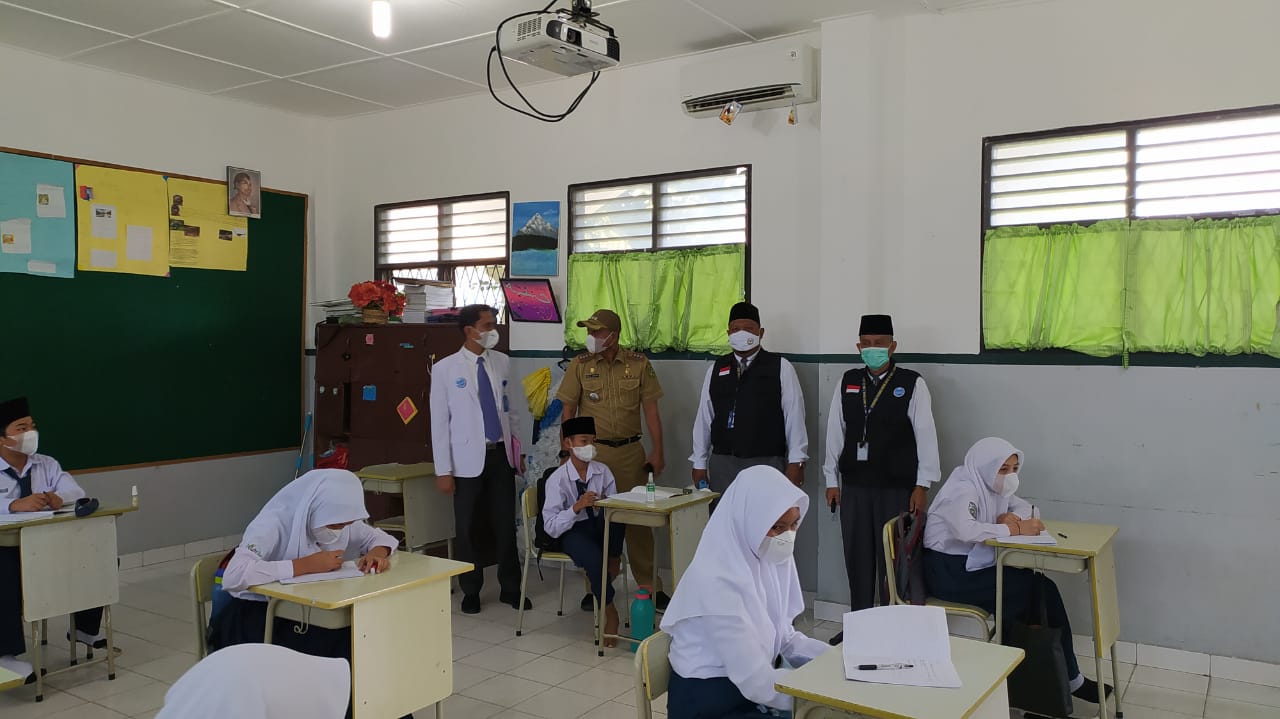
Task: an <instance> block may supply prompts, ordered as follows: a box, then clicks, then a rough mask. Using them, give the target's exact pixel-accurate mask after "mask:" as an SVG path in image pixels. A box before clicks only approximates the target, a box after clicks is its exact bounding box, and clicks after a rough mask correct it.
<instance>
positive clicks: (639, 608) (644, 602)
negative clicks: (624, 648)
mask: <svg viewBox="0 0 1280 719" xmlns="http://www.w3.org/2000/svg"><path fill="white" fill-rule="evenodd" d="M650 634H653V598H652V597H651V596H650V594H649V588H648V587H637V588H636V598H635V599H633V600H631V636H632V637H634V638H635V639H636V641H635V642H627V645H628V648H629V649H630V650H631V651H632V652H634V651H635V650H636V647H638V646H640V644H639V642H641V641H643V640H644V638H645V637H647V636H649V635H650Z"/></svg>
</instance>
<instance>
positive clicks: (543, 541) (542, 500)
mask: <svg viewBox="0 0 1280 719" xmlns="http://www.w3.org/2000/svg"><path fill="white" fill-rule="evenodd" d="M558 469H560V467H551V468H549V469H547V471H545V472H543V473H542V479H539V480H538V511H537V512H535V513H534V515H533V546H535V547H537V548H538V556H539V557H541V556H542V553H543V552H560V551H563V549H562V548H561V546H560V538H559V537H553V536H551V535H550V534H547V530H546V528H545V527H543V526H542V508H543V507H545V506H547V479H549V478H550V477H551V475H553V474H555V473H556V470H558Z"/></svg>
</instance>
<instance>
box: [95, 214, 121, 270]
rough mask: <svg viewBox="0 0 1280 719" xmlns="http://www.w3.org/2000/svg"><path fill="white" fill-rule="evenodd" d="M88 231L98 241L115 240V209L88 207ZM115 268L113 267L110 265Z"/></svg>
mask: <svg viewBox="0 0 1280 719" xmlns="http://www.w3.org/2000/svg"><path fill="white" fill-rule="evenodd" d="M89 215H90V217H89V220H90V225H89V228H90V229H89V231H90V233H91V234H92V235H93V236H94V237H96V238H98V239H100V240H114V239H115V238H116V208H115V207H114V206H112V205H90V206H89ZM112 267H115V265H112Z"/></svg>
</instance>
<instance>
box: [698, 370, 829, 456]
mask: <svg viewBox="0 0 1280 719" xmlns="http://www.w3.org/2000/svg"><path fill="white" fill-rule="evenodd" d="M759 354H760V353H759V352H756V353H754V354H752V355H751V356H750V357H742V356H740V355H737V354H736V353H735V355H734V359H735V360H737V362H738V364H739V365H740V366H741V367H742V371H743V372H746V371H747V368H748V367H750V366H751V363H752V362H753V361H754V360H755V358H756V357H758V356H759ZM780 359H781V360H782V366H781V367H780V371H779V379H780V380H781V381H782V422H783V424H784V425H785V426H786V434H787V464H800V463H801V462H805V461H807V460H808V459H809V434H808V432H806V431H805V428H804V393H803V392H801V391H800V379H799V378H798V377H797V376H796V368H795V367H793V366H792V365H791V363H790V362H788V361H787V358H786V357H782V358H780ZM715 369H716V363H715V362H712V363H711V366H710V367H708V368H707V376H706V377H704V378H703V380H702V401H701V402H700V403H699V404H698V414H697V416H696V417H694V420H693V454H691V455H689V461H690V462H692V463H693V468H694V469H706V468H707V457H708V455H710V454H711V422H712V420H714V419H715V414H716V413H715V407H713V406H712V404H711V373H712V372H714V371H715Z"/></svg>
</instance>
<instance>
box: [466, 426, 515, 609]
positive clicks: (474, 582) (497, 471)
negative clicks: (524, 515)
mask: <svg viewBox="0 0 1280 719" xmlns="http://www.w3.org/2000/svg"><path fill="white" fill-rule="evenodd" d="M486 519H487V520H488V521H484V520H486ZM453 521H454V531H455V534H456V535H457V536H456V537H455V538H454V540H453V558H454V559H457V560H458V561H460V562H472V563H474V564H475V565H476V568H475V569H473V570H471V571H470V572H467V573H466V574H463V575H462V576H460V577H458V586H460V587H461V588H462V593H463V594H464V595H467V596H473V595H478V594H479V593H480V589H481V587H483V586H484V566H485V564H484V557H483V556H482V555H483V554H484V553H483V552H482V551H480V549H481V547H485V546H488V545H490V544H491V545H492V547H493V558H494V562H495V563H496V564H497V565H498V584H499V585H500V586H501V587H502V592H503V593H504V594H516V595H518V594H519V593H520V559H519V557H518V556H517V554H516V524H515V521H516V484H515V473H514V472H513V471H512V470H511V465H510V464H508V463H507V451H506V448H505V447H502V446H497V447H493V448H492V449H490V450H489V451H488V452H486V453H485V456H484V469H483V470H482V471H481V473H480V476H479V477H455V478H454V492H453ZM483 527H488V528H490V533H491V534H492V537H484V536H480V531H481V528H483Z"/></svg>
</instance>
